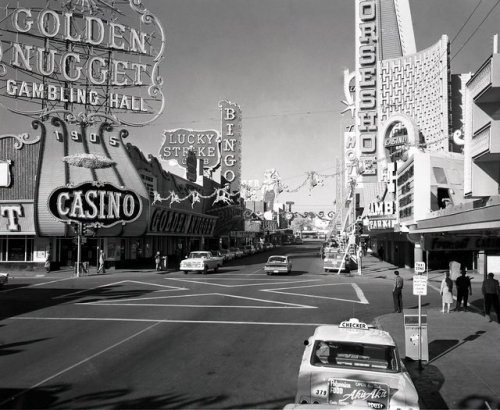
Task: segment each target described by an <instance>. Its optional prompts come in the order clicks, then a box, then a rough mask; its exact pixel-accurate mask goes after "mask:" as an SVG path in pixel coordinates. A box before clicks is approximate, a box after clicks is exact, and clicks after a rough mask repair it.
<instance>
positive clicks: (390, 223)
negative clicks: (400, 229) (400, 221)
mask: <svg viewBox="0 0 500 410" xmlns="http://www.w3.org/2000/svg"><path fill="white" fill-rule="evenodd" d="M395 225H396V219H369V220H368V229H369V230H370V231H375V230H377V229H394V226H395Z"/></svg>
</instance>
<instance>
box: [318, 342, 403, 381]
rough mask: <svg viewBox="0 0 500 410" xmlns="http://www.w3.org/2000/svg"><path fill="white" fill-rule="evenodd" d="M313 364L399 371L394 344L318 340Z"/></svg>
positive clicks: (391, 371)
mask: <svg viewBox="0 0 500 410" xmlns="http://www.w3.org/2000/svg"><path fill="white" fill-rule="evenodd" d="M311 364H312V365H314V366H327V367H342V368H349V369H366V370H370V371H381V372H388V373H395V372H398V371H399V367H398V358H397V353H396V348H395V347H394V346H386V345H375V344H366V343H349V342H332V341H323V340H318V341H316V343H315V344H314V347H313V353H312V358H311Z"/></svg>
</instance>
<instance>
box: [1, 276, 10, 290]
mask: <svg viewBox="0 0 500 410" xmlns="http://www.w3.org/2000/svg"><path fill="white" fill-rule="evenodd" d="M8 281H9V274H8V273H0V288H2V287H3V285H5V284H6V283H7V282H8Z"/></svg>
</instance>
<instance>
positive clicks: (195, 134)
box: [159, 128, 221, 169]
mask: <svg viewBox="0 0 500 410" xmlns="http://www.w3.org/2000/svg"><path fill="white" fill-rule="evenodd" d="M163 135H164V139H163V144H162V146H161V148H160V152H159V156H160V159H162V160H164V161H175V162H177V164H178V165H179V166H181V167H184V168H187V166H188V155H189V152H190V151H194V153H195V155H196V158H198V159H201V160H203V168H205V169H212V168H214V167H215V166H217V164H218V163H219V161H220V141H221V137H220V135H219V133H218V132H217V131H215V130H205V131H195V130H190V129H187V128H178V129H174V130H166V131H164V132H163Z"/></svg>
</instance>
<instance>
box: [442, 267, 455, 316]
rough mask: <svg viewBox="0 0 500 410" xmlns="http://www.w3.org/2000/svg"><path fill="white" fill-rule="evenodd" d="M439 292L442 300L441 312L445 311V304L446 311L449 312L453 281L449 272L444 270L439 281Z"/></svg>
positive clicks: (451, 301)
mask: <svg viewBox="0 0 500 410" xmlns="http://www.w3.org/2000/svg"><path fill="white" fill-rule="evenodd" d="M440 293H441V299H442V302H443V309H442V310H441V312H443V313H444V312H445V306H446V313H450V307H451V304H452V303H453V281H452V280H451V278H450V272H446V274H445V276H444V278H443V280H442V281H441V289H440Z"/></svg>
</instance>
